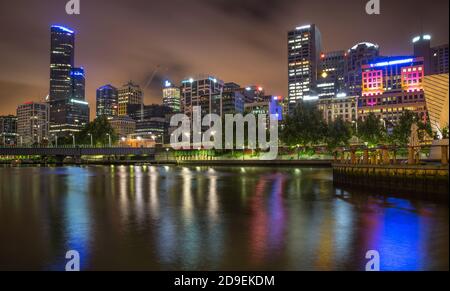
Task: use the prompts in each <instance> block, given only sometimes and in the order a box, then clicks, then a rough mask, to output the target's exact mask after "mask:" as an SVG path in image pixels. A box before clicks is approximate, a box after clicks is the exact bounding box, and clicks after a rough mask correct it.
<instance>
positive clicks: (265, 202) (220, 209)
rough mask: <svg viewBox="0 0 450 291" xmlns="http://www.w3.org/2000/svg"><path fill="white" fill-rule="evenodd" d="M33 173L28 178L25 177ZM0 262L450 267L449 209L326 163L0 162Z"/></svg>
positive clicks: (33, 265)
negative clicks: (354, 185) (368, 183)
mask: <svg viewBox="0 0 450 291" xmlns="http://www.w3.org/2000/svg"><path fill="white" fill-rule="evenodd" d="M23 181H26V183H24V182H23ZM0 202H1V203H0V240H1V241H2V247H1V248H0V269H33V270H34V269H36V270H47V269H51V270H62V269H63V268H64V265H65V258H64V255H65V252H66V251H67V250H70V249H75V250H77V251H79V252H80V255H81V258H82V267H83V269H88V270H89V269H92V270H363V269H364V266H365V263H366V261H365V253H366V252H367V251H368V250H372V249H374V250H378V251H379V252H380V255H381V258H382V261H381V266H382V269H383V270H447V269H448V265H449V263H448V241H449V240H448V222H449V221H448V220H449V219H448V207H447V206H446V205H439V204H433V203H425V202H420V201H409V200H405V199H396V198H383V197H381V196H375V195H370V193H369V194H367V193H364V194H362V193H359V192H357V191H347V192H346V191H343V190H341V189H335V188H334V187H333V185H332V181H331V172H330V171H329V170H327V169H308V168H301V169H300V168H299V169H290V168H282V169H267V168H240V167H239V168H221V167H217V168H205V167H195V168H190V167H182V168H176V167H154V166H131V167H129V166H118V167H114V166H111V167H81V168H78V167H67V168H25V167H24V168H5V167H3V168H0Z"/></svg>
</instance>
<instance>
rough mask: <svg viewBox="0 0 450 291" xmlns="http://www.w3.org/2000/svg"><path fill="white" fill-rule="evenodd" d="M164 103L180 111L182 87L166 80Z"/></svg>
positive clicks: (175, 110)
mask: <svg viewBox="0 0 450 291" xmlns="http://www.w3.org/2000/svg"><path fill="white" fill-rule="evenodd" d="M163 104H164V105H165V106H167V107H169V108H170V109H172V110H173V112H174V113H178V112H180V110H181V91H180V88H179V87H177V86H174V85H173V84H172V83H171V82H169V81H166V82H164V88H163Z"/></svg>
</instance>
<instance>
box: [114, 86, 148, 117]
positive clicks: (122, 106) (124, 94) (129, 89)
mask: <svg viewBox="0 0 450 291" xmlns="http://www.w3.org/2000/svg"><path fill="white" fill-rule="evenodd" d="M143 102H144V92H143V91H142V89H141V87H140V86H139V85H136V84H134V83H133V82H132V81H130V82H128V83H127V84H125V85H123V86H122V88H120V89H119V113H118V115H119V116H128V105H132V104H139V105H143Z"/></svg>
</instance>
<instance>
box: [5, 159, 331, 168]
mask: <svg viewBox="0 0 450 291" xmlns="http://www.w3.org/2000/svg"><path fill="white" fill-rule="evenodd" d="M332 162H333V161H332V160H273V161H262V160H185V161H180V160H176V161H175V160H169V161H167V160H111V161H102V160H98V161H94V160H91V161H89V160H82V161H79V162H74V161H69V162H64V163H56V162H47V163H43V162H41V161H21V162H19V163H14V162H12V161H0V164H4V165H65V166H70V165H102V166H105V165H140V164H150V165H179V166H230V167H235V166H245V167H299V166H303V167H320V168H331V165H332Z"/></svg>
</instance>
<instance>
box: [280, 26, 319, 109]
mask: <svg viewBox="0 0 450 291" xmlns="http://www.w3.org/2000/svg"><path fill="white" fill-rule="evenodd" d="M321 51H322V37H321V34H320V31H319V29H318V28H317V26H316V25H314V24H312V25H305V26H301V27H297V28H296V29H295V30H292V31H289V32H288V66H289V68H288V76H289V78H288V80H289V81H288V83H289V95H288V101H289V108H290V109H293V108H294V107H295V106H296V105H297V103H299V102H300V101H302V100H305V101H308V100H316V99H317V98H318V96H317V91H316V86H317V76H318V66H319V59H320V52H321Z"/></svg>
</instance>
